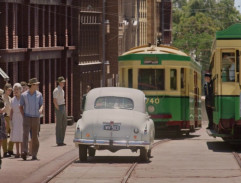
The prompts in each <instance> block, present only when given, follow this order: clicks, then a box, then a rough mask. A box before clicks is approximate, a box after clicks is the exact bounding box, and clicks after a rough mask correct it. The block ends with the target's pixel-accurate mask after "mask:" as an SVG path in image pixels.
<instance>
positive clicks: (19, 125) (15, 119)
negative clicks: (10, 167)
mask: <svg viewBox="0 0 241 183" xmlns="http://www.w3.org/2000/svg"><path fill="white" fill-rule="evenodd" d="M22 90H23V88H22V86H21V84H20V83H15V84H14V85H13V94H14V97H13V98H12V101H11V113H10V119H11V123H12V130H11V135H10V140H11V141H12V142H14V143H16V155H15V158H20V152H22V150H21V151H19V146H20V147H21V143H22V141H23V116H22V114H21V112H20V110H19V105H20V97H21V91H22Z"/></svg>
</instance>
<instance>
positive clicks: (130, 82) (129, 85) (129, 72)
mask: <svg viewBox="0 0 241 183" xmlns="http://www.w3.org/2000/svg"><path fill="white" fill-rule="evenodd" d="M132 73H133V72H132V69H128V88H132V87H133V80H132V78H133V75H132Z"/></svg>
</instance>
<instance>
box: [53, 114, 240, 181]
mask: <svg viewBox="0 0 241 183" xmlns="http://www.w3.org/2000/svg"><path fill="white" fill-rule="evenodd" d="M204 119H205V118H204ZM206 126H207V122H206V121H203V128H202V129H200V130H198V131H197V132H195V133H193V134H191V135H190V136H189V137H186V136H183V137H181V138H178V139H172V140H171V141H169V142H165V143H163V144H160V145H158V146H157V147H155V149H154V150H153V152H152V155H153V157H152V158H151V159H150V162H149V163H138V164H137V166H136V167H135V169H134V170H133V172H132V173H131V175H130V178H129V179H128V182H130V183H132V182H133V183H136V182H138V183H139V182H140V183H142V182H143V183H146V182H148V183H162V182H163V183H214V182H215V183H216V182H219V183H227V182H232V183H240V182H241V171H240V167H239V166H238V164H237V162H236V160H235V159H234V157H233V155H232V152H233V151H234V148H233V147H232V146H231V145H229V144H226V143H225V142H223V141H222V139H221V138H216V139H214V138H212V137H209V136H208V135H207V133H206V129H205V127H206ZM239 154H240V152H239ZM138 155H139V153H132V152H131V151H129V150H122V151H118V152H117V153H111V152H109V151H97V154H96V157H94V158H92V159H88V162H87V163H81V162H79V161H75V162H74V163H72V164H71V165H70V166H69V167H68V168H66V169H65V170H64V171H62V172H61V173H60V174H59V175H58V176H57V177H55V178H54V179H52V180H51V183H64V182H69V183H75V182H85V183H98V182H100V183H109V182H110V183H115V182H116V183H117V182H118V183H119V182H121V181H122V180H123V177H124V176H125V174H126V172H127V171H128V170H129V168H130V166H131V165H132V164H133V162H136V161H137V162H138V160H139V159H138Z"/></svg>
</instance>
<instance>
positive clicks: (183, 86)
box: [180, 68, 189, 121]
mask: <svg viewBox="0 0 241 183" xmlns="http://www.w3.org/2000/svg"><path fill="white" fill-rule="evenodd" d="M186 73H187V70H186V69H184V68H181V77H180V79H181V96H182V97H181V100H182V102H181V106H182V107H181V110H182V112H181V113H182V120H183V121H188V119H187V118H188V115H187V111H188V108H187V107H186V106H188V105H189V100H187V97H186V96H187V93H188V91H187V80H186V77H187V75H186Z"/></svg>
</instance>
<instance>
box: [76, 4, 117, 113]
mask: <svg viewBox="0 0 241 183" xmlns="http://www.w3.org/2000/svg"><path fill="white" fill-rule="evenodd" d="M73 6H74V7H78V8H77V9H76V8H75V9H74V10H73V12H74V17H78V18H77V19H76V20H78V21H77V22H76V25H77V26H75V28H76V30H74V31H77V32H76V35H78V38H76V39H74V45H76V48H77V51H76V54H77V57H76V58H78V59H77V60H76V63H77V64H78V67H74V86H75V92H74V101H75V102H74V116H75V117H78V116H79V115H80V113H81V110H82V109H81V105H82V101H81V99H82V97H81V96H82V95H83V94H85V91H86V86H87V85H90V86H91V87H92V88H96V87H100V86H102V79H103V72H104V75H105V86H115V83H116V79H117V72H118V63H117V60H118V16H117V12H118V1H112V0H106V2H105V20H106V22H105V24H104V26H105V30H104V31H105V33H104V34H103V24H102V22H103V21H102V15H103V1H100V0H91V1H90V0H81V1H78V0H74V1H73ZM107 22H109V23H108V24H106V23H107ZM78 27H79V31H78ZM78 32H79V34H78ZM103 35H104V37H103ZM103 45H105V47H104V48H105V49H104V50H103ZM104 53H105V54H104ZM103 54H104V57H103ZM103 60H104V62H103ZM103 63H105V64H104V67H105V68H104V69H103ZM77 101H78V102H77Z"/></svg>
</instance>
